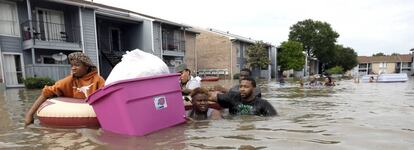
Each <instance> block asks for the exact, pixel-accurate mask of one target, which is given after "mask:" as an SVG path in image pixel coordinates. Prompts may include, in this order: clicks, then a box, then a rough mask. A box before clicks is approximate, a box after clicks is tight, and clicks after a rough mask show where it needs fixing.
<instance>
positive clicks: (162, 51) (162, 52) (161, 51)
mask: <svg viewBox="0 0 414 150" xmlns="http://www.w3.org/2000/svg"><path fill="white" fill-rule="evenodd" d="M162 42H163V41H162V23H161V22H160V54H161V59H162V60H164V50H163V48H162V44H163V43H162Z"/></svg>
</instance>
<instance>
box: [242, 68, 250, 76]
mask: <svg viewBox="0 0 414 150" xmlns="http://www.w3.org/2000/svg"><path fill="white" fill-rule="evenodd" d="M242 71H245V72H248V73H249V76H251V75H252V71H250V69H249V68H243V69H242V70H240V72H242Z"/></svg>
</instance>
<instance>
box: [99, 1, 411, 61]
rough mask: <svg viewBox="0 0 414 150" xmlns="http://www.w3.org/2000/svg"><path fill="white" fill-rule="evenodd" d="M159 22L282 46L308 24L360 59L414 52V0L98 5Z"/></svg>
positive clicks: (121, 2)
mask: <svg viewBox="0 0 414 150" xmlns="http://www.w3.org/2000/svg"><path fill="white" fill-rule="evenodd" d="M94 2H98V3H102V4H107V5H111V6H116V7H120V8H125V9H129V10H132V11H136V12H139V13H143V14H147V15H150V16H154V17H159V18H163V19H167V20H170V21H174V22H178V23H184V24H187V25H190V26H196V27H202V28H215V29H219V30H223V31H229V32H231V33H234V34H238V35H241V36H245V37H251V38H253V39H255V40H263V41H265V42H269V43H272V44H274V45H276V46H279V45H280V43H281V42H283V41H285V40H287V39H288V34H289V31H290V30H289V28H290V27H291V26H292V25H293V24H295V23H297V22H298V21H302V20H305V19H313V20H319V21H324V22H328V23H329V24H331V27H332V28H333V29H334V30H335V31H336V32H338V33H339V34H340V37H339V38H338V40H337V43H338V44H342V45H344V46H347V47H351V48H353V49H354V50H355V51H356V52H357V53H358V55H372V54H373V53H377V52H384V53H385V54H391V53H394V52H395V53H401V54H403V53H405V54H406V53H409V50H410V49H411V48H414V0H284V1H282V0H146V1H142V0H94Z"/></svg>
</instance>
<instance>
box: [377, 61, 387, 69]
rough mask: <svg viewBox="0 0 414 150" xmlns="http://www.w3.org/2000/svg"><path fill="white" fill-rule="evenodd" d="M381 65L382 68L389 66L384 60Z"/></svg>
mask: <svg viewBox="0 0 414 150" xmlns="http://www.w3.org/2000/svg"><path fill="white" fill-rule="evenodd" d="M379 67H380V68H387V63H385V62H382V63H380V64H379Z"/></svg>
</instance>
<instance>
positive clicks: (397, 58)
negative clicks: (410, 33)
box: [357, 54, 413, 63]
mask: <svg viewBox="0 0 414 150" xmlns="http://www.w3.org/2000/svg"><path fill="white" fill-rule="evenodd" d="M412 59H413V56H412V55H410V54H402V55H393V56H358V57H357V60H358V62H359V63H375V62H391V63H392V62H412Z"/></svg>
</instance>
